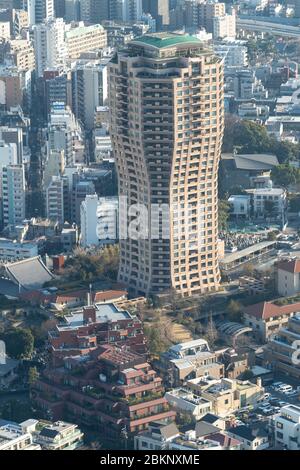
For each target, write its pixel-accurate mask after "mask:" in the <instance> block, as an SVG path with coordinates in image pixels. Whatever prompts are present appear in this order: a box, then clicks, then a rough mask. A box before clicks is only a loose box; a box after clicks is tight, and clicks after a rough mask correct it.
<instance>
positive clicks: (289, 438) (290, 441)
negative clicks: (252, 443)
mask: <svg viewBox="0 0 300 470" xmlns="http://www.w3.org/2000/svg"><path fill="white" fill-rule="evenodd" d="M274 424H275V442H276V444H279V445H282V446H283V447H284V448H285V449H288V450H300V407H299V406H296V405H287V406H284V407H283V408H281V411H280V415H277V416H275V419H274Z"/></svg>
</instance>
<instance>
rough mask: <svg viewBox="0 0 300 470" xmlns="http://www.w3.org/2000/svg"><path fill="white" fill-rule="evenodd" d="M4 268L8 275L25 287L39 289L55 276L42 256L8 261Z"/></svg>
mask: <svg viewBox="0 0 300 470" xmlns="http://www.w3.org/2000/svg"><path fill="white" fill-rule="evenodd" d="M4 269H5V273H6V275H7V277H8V278H9V279H11V280H12V281H13V282H15V283H16V284H18V285H19V286H20V287H21V288H23V289H39V288H41V287H43V285H44V284H45V283H46V282H49V281H51V280H52V279H53V278H54V276H53V275H52V274H51V272H50V271H49V270H48V269H47V267H46V266H45V264H44V263H43V261H42V259H41V257H40V256H36V257H34V258H28V259H24V260H22V261H16V262H15V263H6V264H5V265H4Z"/></svg>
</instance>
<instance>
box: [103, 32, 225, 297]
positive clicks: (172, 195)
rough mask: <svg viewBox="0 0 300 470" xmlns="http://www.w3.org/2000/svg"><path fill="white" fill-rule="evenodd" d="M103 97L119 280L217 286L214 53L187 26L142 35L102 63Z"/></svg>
mask: <svg viewBox="0 0 300 470" xmlns="http://www.w3.org/2000/svg"><path fill="white" fill-rule="evenodd" d="M109 105H110V126H111V129H110V130H111V138H112V143H113V148H114V153H115V158H116V164H117V171H118V181H119V196H120V269H119V280H120V281H122V282H125V283H126V284H127V285H128V286H129V287H130V288H131V289H132V290H133V291H134V292H135V293H137V294H146V295H148V294H149V293H159V292H164V291H167V290H169V289H170V288H174V289H176V291H178V292H179V293H181V294H182V295H184V296H188V295H193V294H199V293H204V292H209V291H212V290H215V289H217V288H218V285H219V281H220V273H219V267H218V165H219V159H220V154H221V145H222V137H223V127H224V109H223V67H222V63H221V61H220V60H219V59H217V58H216V57H215V56H214V54H213V53H212V52H211V51H210V50H207V49H205V48H204V47H203V43H202V42H201V41H200V40H198V39H197V38H195V37H192V36H184V35H178V34H175V33H157V34H152V35H145V36H142V37H141V38H138V39H136V40H134V41H132V42H130V43H129V45H128V46H127V49H126V50H124V51H121V52H119V53H118V54H117V55H116V56H115V58H114V59H113V61H112V62H111V63H110V65H109ZM168 209H169V210H168ZM128 228H129V230H128Z"/></svg>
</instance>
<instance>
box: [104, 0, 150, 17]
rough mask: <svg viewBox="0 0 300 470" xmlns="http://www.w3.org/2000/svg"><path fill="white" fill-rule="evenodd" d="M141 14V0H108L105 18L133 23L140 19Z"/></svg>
mask: <svg viewBox="0 0 300 470" xmlns="http://www.w3.org/2000/svg"><path fill="white" fill-rule="evenodd" d="M142 14H143V8H142V0H110V1H109V16H108V17H107V18H106V19H110V20H115V21H122V22H124V23H134V22H137V21H140V20H141V18H142Z"/></svg>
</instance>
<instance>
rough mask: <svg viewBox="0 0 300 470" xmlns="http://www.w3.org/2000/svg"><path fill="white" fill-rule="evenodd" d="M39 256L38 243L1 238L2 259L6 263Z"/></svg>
mask: <svg viewBox="0 0 300 470" xmlns="http://www.w3.org/2000/svg"><path fill="white" fill-rule="evenodd" d="M34 256H38V244H37V243H34V242H32V243H31V242H16V241H15V240H14V241H13V240H9V239H8V238H0V260H1V261H2V262H3V261H4V262H5V263H10V262H13V261H19V260H22V259H25V258H33V257H34Z"/></svg>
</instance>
